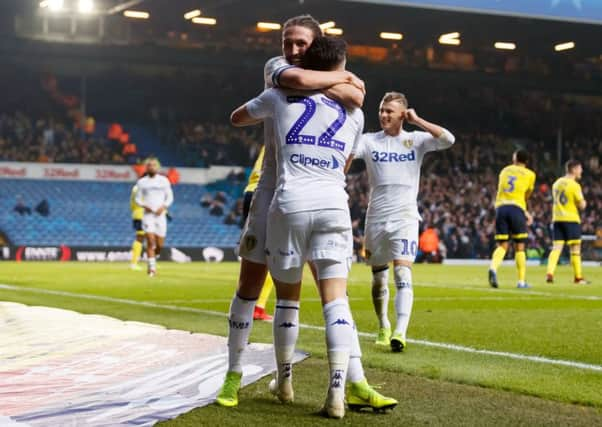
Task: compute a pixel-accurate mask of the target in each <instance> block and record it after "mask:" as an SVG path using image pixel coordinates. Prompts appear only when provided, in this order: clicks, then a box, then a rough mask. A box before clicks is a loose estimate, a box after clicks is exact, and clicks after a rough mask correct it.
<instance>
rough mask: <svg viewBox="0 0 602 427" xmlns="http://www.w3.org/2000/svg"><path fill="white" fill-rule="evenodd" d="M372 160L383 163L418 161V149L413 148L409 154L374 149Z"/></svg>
mask: <svg viewBox="0 0 602 427" xmlns="http://www.w3.org/2000/svg"><path fill="white" fill-rule="evenodd" d="M372 160H373V161H375V162H383V163H402V162H413V161H416V151H414V150H412V151H410V152H409V153H407V154H404V153H389V152H387V151H373V152H372Z"/></svg>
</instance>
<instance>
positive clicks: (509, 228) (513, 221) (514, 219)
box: [495, 205, 529, 243]
mask: <svg viewBox="0 0 602 427" xmlns="http://www.w3.org/2000/svg"><path fill="white" fill-rule="evenodd" d="M528 237H529V234H528V232H527V217H526V216H525V211H523V210H522V209H521V208H519V207H518V206H513V205H505V206H500V207H499V208H497V209H496V210H495V240H497V241H500V242H504V241H508V240H510V239H512V240H514V241H515V242H517V243H524V242H526V241H527V238H528Z"/></svg>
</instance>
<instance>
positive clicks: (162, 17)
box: [0, 0, 602, 58]
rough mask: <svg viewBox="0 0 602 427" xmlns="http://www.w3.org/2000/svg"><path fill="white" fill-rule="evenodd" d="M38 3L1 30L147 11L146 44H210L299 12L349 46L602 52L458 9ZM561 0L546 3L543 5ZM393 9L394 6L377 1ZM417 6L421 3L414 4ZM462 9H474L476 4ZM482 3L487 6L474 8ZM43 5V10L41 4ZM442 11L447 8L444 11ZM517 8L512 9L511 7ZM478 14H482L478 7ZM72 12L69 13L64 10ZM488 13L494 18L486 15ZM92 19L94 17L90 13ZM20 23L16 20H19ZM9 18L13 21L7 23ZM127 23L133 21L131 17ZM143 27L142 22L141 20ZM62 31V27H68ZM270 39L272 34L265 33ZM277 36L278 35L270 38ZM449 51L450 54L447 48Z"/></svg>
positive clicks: (544, 27) (545, 25)
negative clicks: (561, 47)
mask: <svg viewBox="0 0 602 427" xmlns="http://www.w3.org/2000/svg"><path fill="white" fill-rule="evenodd" d="M40 1H42V2H44V1H45V2H52V1H59V2H60V0H5V1H3V2H2V5H0V9H4V11H2V13H0V15H1V16H2V17H0V24H5V25H2V27H3V28H4V30H0V32H2V31H4V32H5V33H6V32H7V28H9V29H12V28H15V27H18V26H19V24H22V23H23V21H27V20H28V19H32V17H34V16H35V17H36V18H37V19H40V18H41V17H42V18H43V17H45V18H47V19H48V20H50V21H52V20H59V19H61V17H63V19H67V16H68V15H69V14H71V15H72V16H73V17H74V19H76V20H79V21H81V25H85V24H86V23H88V22H89V21H91V20H93V16H97V17H100V16H102V17H103V19H105V20H107V21H111V20H113V21H114V20H121V21H123V20H128V18H126V17H124V16H123V13H124V11H126V10H134V11H141V12H146V13H148V18H149V19H145V20H139V21H141V22H136V23H135V24H133V23H132V24H131V25H132V26H134V25H135V26H136V28H139V27H141V26H145V27H144V28H145V31H147V30H148V31H147V33H148V34H149V41H152V38H153V37H154V36H155V35H159V34H166V33H168V32H176V33H194V32H203V33H206V34H208V36H209V37H211V38H213V39H219V38H225V37H226V36H228V37H232V35H235V34H237V33H238V34H239V35H240V36H241V37H244V35H245V34H249V32H256V31H257V28H256V24H257V22H259V21H263V22H273V23H282V22H283V21H284V20H285V19H286V18H288V17H290V16H294V15H297V14H302V13H311V14H312V15H314V16H315V17H316V18H317V19H319V20H320V21H321V22H326V21H334V22H336V27H337V28H341V29H342V30H343V36H344V37H345V38H346V39H347V40H348V41H349V42H350V43H353V44H362V45H385V46H386V45H390V44H391V43H392V42H391V41H389V40H382V39H381V38H380V37H379V34H380V33H381V32H395V33H401V34H402V35H403V39H402V41H401V42H400V43H402V44H408V45H409V46H416V47H428V46H431V45H437V44H438V43H437V40H438V38H439V37H440V36H441V35H442V34H446V33H452V32H459V33H460V39H461V48H462V49H467V50H475V49H478V50H483V49H484V50H491V51H492V50H494V48H493V44H494V43H495V42H496V41H507V42H513V43H515V44H516V45H517V51H520V52H521V53H525V54H528V55H533V56H540V55H555V54H556V52H555V51H554V46H555V45H557V44H559V43H564V42H571V41H572V42H574V43H575V48H574V49H572V50H571V53H570V54H571V55H574V56H576V57H581V58H585V57H600V55H601V54H602V47H601V45H600V43H599V41H600V40H602V25H594V24H584V23H575V22H560V21H548V20H537V19H530V18H517V17H508V16H499V15H491V14H479V13H460V12H457V11H455V12H454V11H449V10H440V9H424V8H418V7H407V6H405V4H407V3H413V4H414V5H415V4H416V3H419V2H417V1H414V0H411V1H403V2H402V1H399V2H398V1H395V0H384V1H357V0H330V1H328V0H281V1H276V0H253V1H246V0H170V1H166V0H87V1H92V2H93V5H94V11H95V12H94V13H93V14H89V15H85V14H78V13H77V8H78V2H79V1H80V0H62V3H63V10H62V11H60V12H53V11H51V10H49V7H46V8H44V9H42V8H40V6H39V5H40ZM549 1H552V2H560V4H559V5H558V7H560V6H561V5H562V6H563V7H564V6H567V5H566V4H564V3H565V2H564V1H561V0H545V2H549ZM384 2H386V3H399V4H401V5H400V6H399V5H398V6H391V5H383V4H376V3H384ZM542 2H544V0H536V1H534V2H522V1H515V0H507V1H506V0H504V2H499V1H496V2H495V3H496V4H497V7H498V8H499V7H501V5H506V4H508V3H512V4H516V5H517V4H519V3H521V4H522V3H525V4H526V3H530V4H531V3H542ZM420 3H423V2H420ZM427 3H429V4H433V3H437V4H439V6H441V4H443V3H445V4H451V3H459V2H458V1H455V0H454V1H452V0H430V1H428V2H427ZM465 3H467V4H468V3H470V4H475V1H474V0H466V1H465ZM476 3H479V4H481V5H486V4H488V1H485V0H483V1H479V2H476ZM46 6H48V4H46ZM445 7H447V6H445ZM517 7H518V6H517ZM481 9H483V8H481ZM195 10H198V11H200V12H199V13H200V14H199V15H198V17H197V18H214V19H215V20H216V25H195V24H194V23H192V21H193V19H185V18H184V15H185V14H186V13H187V12H191V11H195ZM69 11H71V12H69ZM488 12H492V11H491V10H490V11H488ZM94 14H96V15H94ZM17 17H18V18H17ZM10 19H13V20H14V21H15V22H9V20H10ZM130 21H135V20H134V19H131V20H130ZM142 21H143V22H142ZM67 27H68V24H67ZM268 36H270V35H269V34H268ZM273 36H274V37H278V32H277V31H274V32H273ZM453 48H454V47H453V46H450V49H453Z"/></svg>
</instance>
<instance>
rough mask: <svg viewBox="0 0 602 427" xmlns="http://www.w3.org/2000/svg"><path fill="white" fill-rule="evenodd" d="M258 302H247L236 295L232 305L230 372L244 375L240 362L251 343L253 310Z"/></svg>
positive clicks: (229, 344) (229, 343)
mask: <svg viewBox="0 0 602 427" xmlns="http://www.w3.org/2000/svg"><path fill="white" fill-rule="evenodd" d="M255 302H256V300H247V299H243V298H240V297H239V296H238V295H234V298H232V303H231V304H230V314H229V317H228V324H229V325H230V331H229V333H228V371H230V372H239V373H242V365H241V363H240V360H241V358H242V352H243V350H244V349H245V348H246V347H247V344H248V343H249V335H251V329H252V328H253V309H254V308H255Z"/></svg>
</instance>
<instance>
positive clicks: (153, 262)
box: [148, 257, 157, 271]
mask: <svg viewBox="0 0 602 427" xmlns="http://www.w3.org/2000/svg"><path fill="white" fill-rule="evenodd" d="M148 269H149V270H151V271H155V270H156V269H157V258H155V257H152V258H149V259H148Z"/></svg>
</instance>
